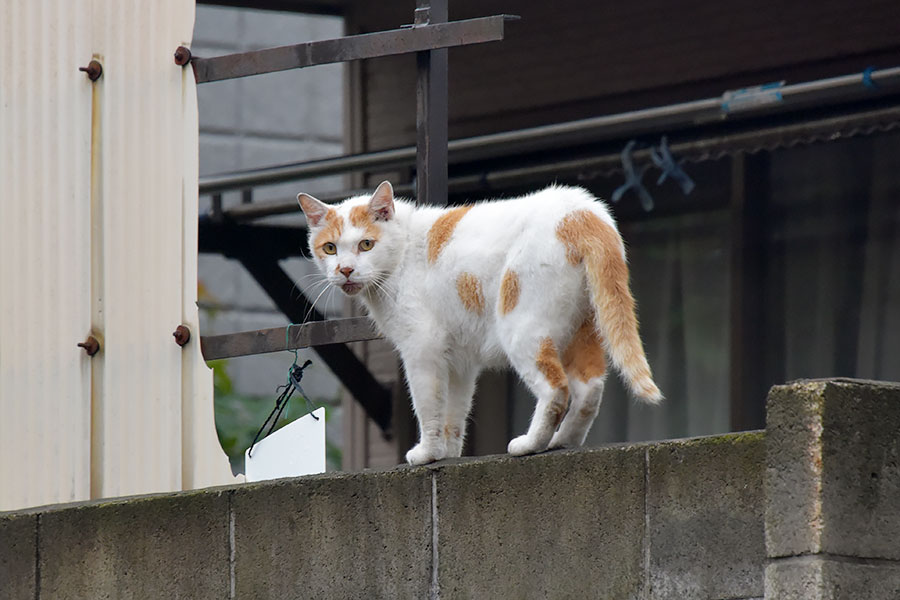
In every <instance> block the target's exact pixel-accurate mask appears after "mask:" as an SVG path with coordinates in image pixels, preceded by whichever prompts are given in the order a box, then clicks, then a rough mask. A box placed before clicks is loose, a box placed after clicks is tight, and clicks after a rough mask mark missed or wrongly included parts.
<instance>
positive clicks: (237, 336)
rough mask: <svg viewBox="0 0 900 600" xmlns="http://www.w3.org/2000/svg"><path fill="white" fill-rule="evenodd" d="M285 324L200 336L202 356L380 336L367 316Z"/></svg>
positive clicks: (215, 357) (245, 353)
mask: <svg viewBox="0 0 900 600" xmlns="http://www.w3.org/2000/svg"><path fill="white" fill-rule="evenodd" d="M287 329H288V328H287V327H273V328H271V329H257V330H254V331H241V332H237V333H227V334H224V335H206V336H203V337H201V338H200V347H201V348H202V350H203V358H205V359H206V360H218V359H221V358H234V357H236V356H250V355H253V354H267V353H269V352H281V351H283V350H300V349H302V348H311V347H314V346H320V345H322V344H346V343H348V342H365V341H368V340H377V339H381V335H380V334H379V333H378V332H376V331H375V327H374V325H373V324H372V321H371V319H369V318H368V317H351V318H349V319H329V320H327V321H310V322H307V323H301V324H299V325H291V326H290V331H289V332H288V331H286V330H287Z"/></svg>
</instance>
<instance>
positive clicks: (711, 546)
mask: <svg viewBox="0 0 900 600" xmlns="http://www.w3.org/2000/svg"><path fill="white" fill-rule="evenodd" d="M648 453H649V476H648V493H647V515H648V524H649V535H648V539H649V542H648V544H649V557H650V565H649V571H650V574H649V577H650V594H649V598H651V599H653V600H663V599H666V600H669V599H671V600H690V599H694V598H696V599H698V600H701V599H702V600H706V599H708V598H749V597H754V596H762V594H763V570H764V567H765V541H764V532H763V506H764V497H763V470H764V464H765V438H764V435H763V433H762V432H750V433H743V434H731V435H723V436H715V437H707V438H695V439H691V440H684V441H676V442H666V443H662V444H658V445H653V446H650V447H649V448H648Z"/></svg>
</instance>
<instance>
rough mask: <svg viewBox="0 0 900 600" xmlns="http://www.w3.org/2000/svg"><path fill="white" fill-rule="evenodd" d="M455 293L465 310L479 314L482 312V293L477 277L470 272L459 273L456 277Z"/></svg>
mask: <svg viewBox="0 0 900 600" xmlns="http://www.w3.org/2000/svg"><path fill="white" fill-rule="evenodd" d="M456 293H458V294H459V299H460V300H462V303H463V306H465V307H466V310H468V311H471V312H473V313H476V314H479V315H480V314H482V313H484V293H483V292H482V291H481V282H480V281H478V278H477V277H475V276H474V275H472V274H471V273H460V274H459V277H457V278H456Z"/></svg>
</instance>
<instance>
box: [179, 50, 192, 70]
mask: <svg viewBox="0 0 900 600" xmlns="http://www.w3.org/2000/svg"><path fill="white" fill-rule="evenodd" d="M189 62H191V49H190V48H188V47H186V46H178V48H176V49H175V64H176V65H178V66H179V67H183V66H185V65H187V64H188V63H189Z"/></svg>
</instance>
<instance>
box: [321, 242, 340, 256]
mask: <svg viewBox="0 0 900 600" xmlns="http://www.w3.org/2000/svg"><path fill="white" fill-rule="evenodd" d="M322 252H324V253H325V254H337V246H335V245H334V244H332V243H331V242H327V243H325V244H322Z"/></svg>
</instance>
